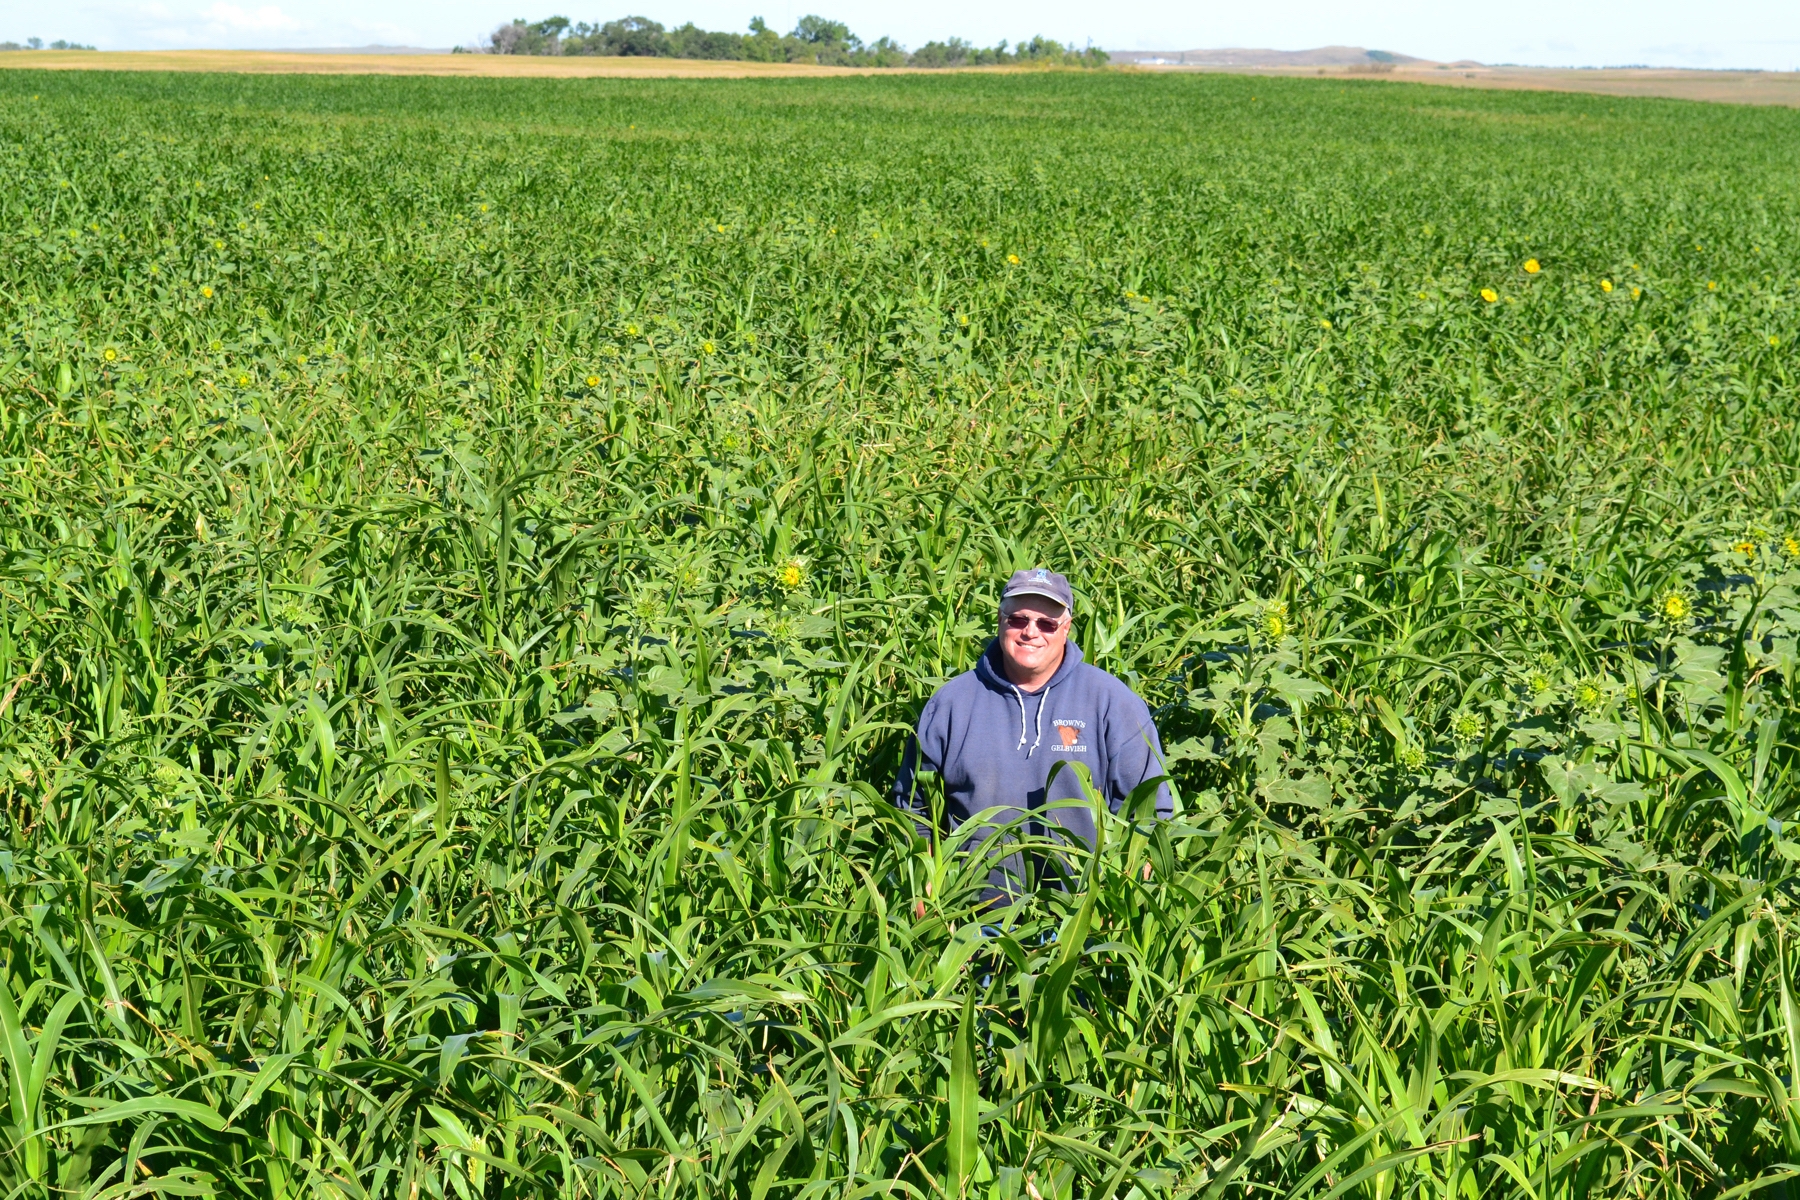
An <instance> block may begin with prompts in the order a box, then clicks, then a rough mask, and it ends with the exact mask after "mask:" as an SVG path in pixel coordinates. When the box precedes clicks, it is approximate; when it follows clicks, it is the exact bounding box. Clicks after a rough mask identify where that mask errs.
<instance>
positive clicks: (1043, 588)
mask: <svg viewBox="0 0 1800 1200" xmlns="http://www.w3.org/2000/svg"><path fill="white" fill-rule="evenodd" d="M1014 596H1042V597H1044V598H1045V599H1046V600H1054V601H1056V602H1057V603H1058V604H1060V605H1062V606H1063V607H1064V608H1066V609H1068V610H1069V611H1070V612H1074V611H1075V593H1074V592H1073V591H1072V590H1070V588H1069V581H1068V580H1067V579H1065V578H1063V577H1062V576H1061V575H1058V574H1057V573H1056V572H1055V571H1048V570H1045V569H1044V568H1043V567H1033V568H1031V569H1030V570H1028V571H1014V572H1013V576H1012V578H1011V579H1008V580H1007V581H1006V590H1005V591H1003V592H1001V593H1000V599H1002V600H1011V599H1012V598H1013V597H1014Z"/></svg>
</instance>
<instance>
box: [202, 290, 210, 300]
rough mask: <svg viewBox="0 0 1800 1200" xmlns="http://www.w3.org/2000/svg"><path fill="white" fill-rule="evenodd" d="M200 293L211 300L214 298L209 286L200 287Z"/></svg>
mask: <svg viewBox="0 0 1800 1200" xmlns="http://www.w3.org/2000/svg"><path fill="white" fill-rule="evenodd" d="M200 294H201V295H202V296H205V297H206V298H207V299H208V300H211V299H212V289H211V288H209V287H203V288H201V289H200Z"/></svg>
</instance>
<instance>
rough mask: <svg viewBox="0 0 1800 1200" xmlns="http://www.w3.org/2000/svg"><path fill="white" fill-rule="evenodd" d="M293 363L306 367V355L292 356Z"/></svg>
mask: <svg viewBox="0 0 1800 1200" xmlns="http://www.w3.org/2000/svg"><path fill="white" fill-rule="evenodd" d="M294 361H295V362H297V363H299V364H300V365H301V366H303V367H304V366H305V365H306V355H304V354H296V355H294Z"/></svg>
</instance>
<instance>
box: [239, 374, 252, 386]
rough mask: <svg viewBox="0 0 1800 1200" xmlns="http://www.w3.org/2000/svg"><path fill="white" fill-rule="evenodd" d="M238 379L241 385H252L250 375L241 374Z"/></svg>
mask: <svg viewBox="0 0 1800 1200" xmlns="http://www.w3.org/2000/svg"><path fill="white" fill-rule="evenodd" d="M237 381H238V386H239V387H249V386H250V377H249V376H248V375H239V376H238V380H237Z"/></svg>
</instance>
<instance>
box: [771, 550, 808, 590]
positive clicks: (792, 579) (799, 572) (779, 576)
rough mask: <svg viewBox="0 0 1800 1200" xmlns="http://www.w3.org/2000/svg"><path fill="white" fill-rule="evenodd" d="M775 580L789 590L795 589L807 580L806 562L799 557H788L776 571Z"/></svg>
mask: <svg viewBox="0 0 1800 1200" xmlns="http://www.w3.org/2000/svg"><path fill="white" fill-rule="evenodd" d="M775 581H776V582H777V583H779V584H781V586H782V587H784V588H786V589H787V590H788V591H790V592H791V591H794V590H795V589H797V588H798V587H799V586H800V585H801V584H802V583H805V582H806V563H805V562H803V561H802V560H800V559H798V558H790V559H788V560H787V561H786V562H784V563H782V564H781V569H780V570H779V571H777V572H776V573H775Z"/></svg>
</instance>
